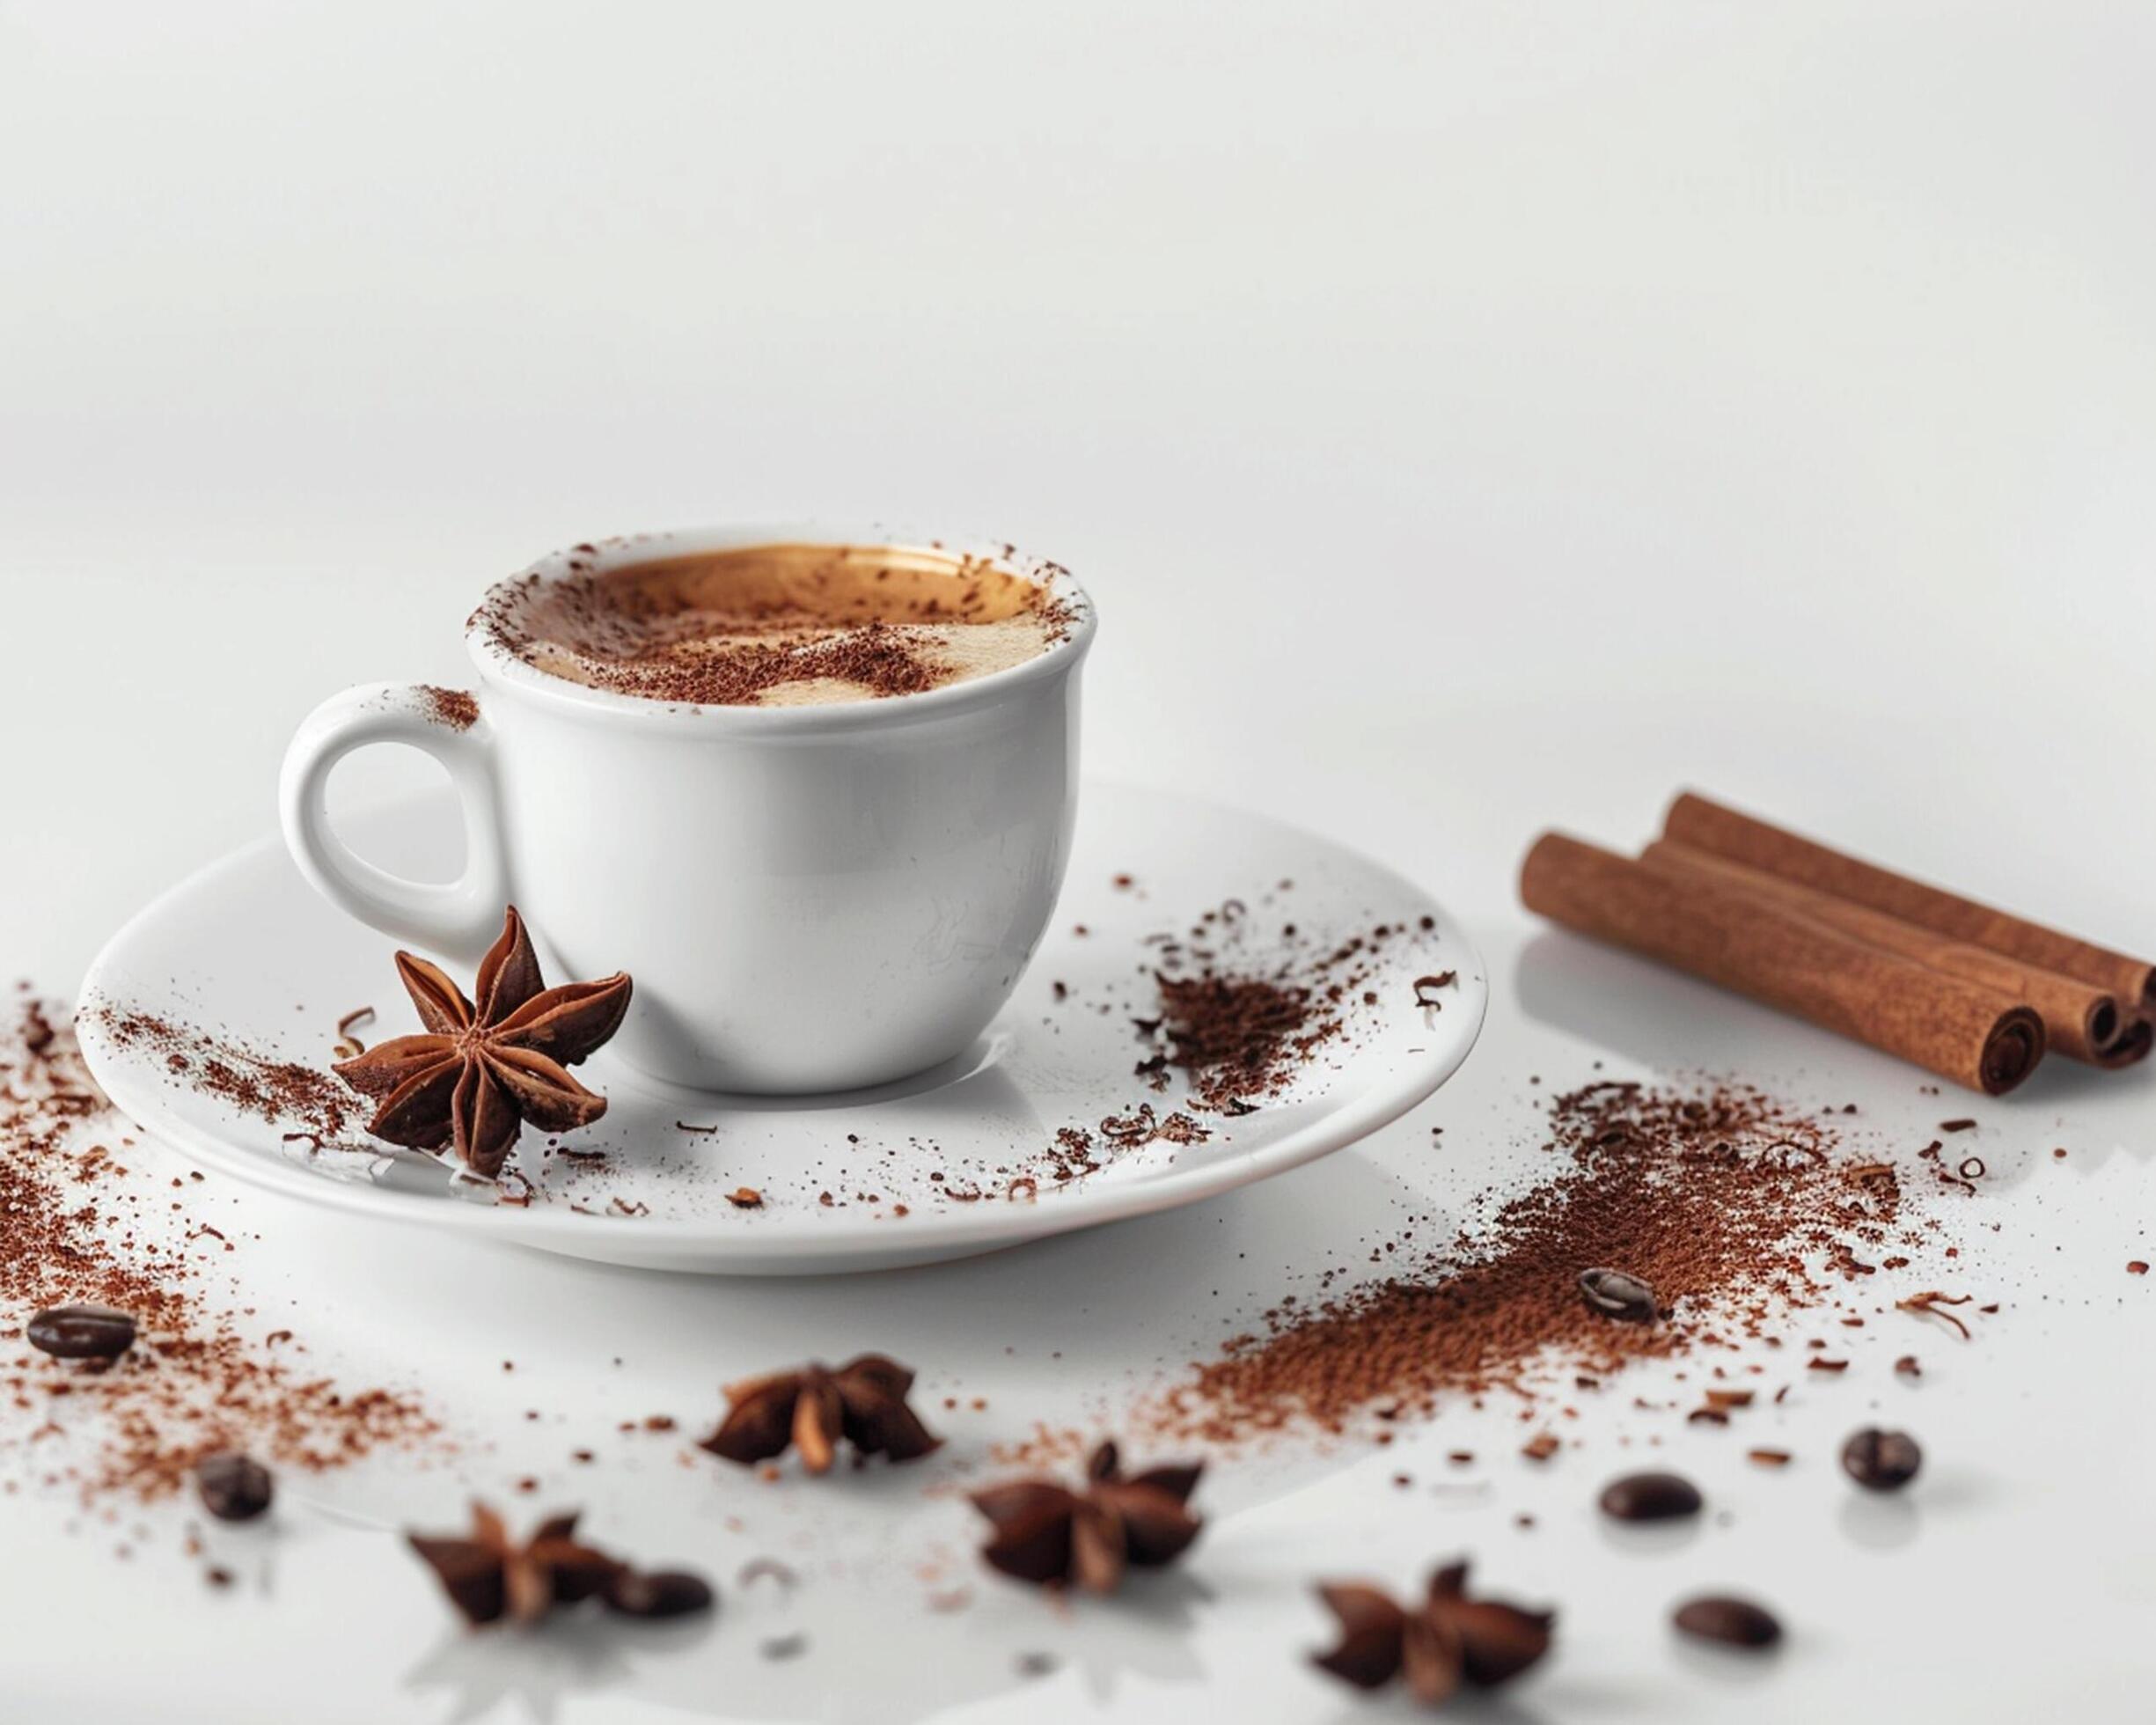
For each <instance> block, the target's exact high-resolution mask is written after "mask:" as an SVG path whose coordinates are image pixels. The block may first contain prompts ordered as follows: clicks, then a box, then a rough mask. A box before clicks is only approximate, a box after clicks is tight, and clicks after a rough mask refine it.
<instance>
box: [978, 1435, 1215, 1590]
mask: <svg viewBox="0 0 2156 1725" xmlns="http://www.w3.org/2000/svg"><path fill="white" fill-rule="evenodd" d="M1203 1467H1204V1464H1203V1463H1201V1462H1190V1463H1183V1464H1173V1465H1170V1466H1165V1467H1154V1468H1148V1469H1147V1470H1146V1471H1145V1472H1143V1473H1134V1474H1132V1475H1129V1476H1128V1477H1126V1476H1125V1474H1124V1472H1123V1467H1122V1458H1121V1457H1120V1456H1119V1455H1118V1453H1117V1450H1116V1446H1115V1445H1114V1444H1113V1443H1104V1444H1102V1445H1101V1446H1100V1448H1099V1449H1097V1450H1095V1451H1094V1452H1093V1455H1092V1457H1091V1459H1090V1460H1089V1461H1088V1462H1087V1464H1086V1484H1085V1488H1084V1489H1083V1490H1082V1491H1075V1492H1074V1491H1071V1490H1069V1489H1067V1487H1065V1486H1061V1485H1059V1484H1058V1483H1057V1482H1056V1481H1054V1480H1052V1479H1016V1480H1013V1481H1011V1482H1010V1483H1009V1484H1008V1485H1003V1486H989V1487H988V1489H987V1490H986V1491H980V1492H975V1493H974V1494H973V1507H974V1508H976V1509H978V1510H979V1511H980V1513H981V1514H982V1515H984V1516H986V1517H987V1518H988V1519H989V1520H990V1521H991V1522H993V1523H994V1524H995V1532H994V1536H993V1537H992V1538H990V1539H989V1541H988V1543H987V1544H986V1545H984V1546H983V1547H982V1548H981V1555H982V1556H983V1557H984V1558H986V1560H988V1562H989V1563H990V1565H992V1566H993V1567H995V1568H997V1569H1001V1571H1002V1572H1003V1573H1004V1574H1005V1575H1011V1576H1015V1577H1016V1579H1017V1580H1019V1581H1022V1582H1034V1583H1035V1584H1036V1585H1038V1586H1042V1587H1060V1586H1066V1585H1069V1586H1076V1587H1081V1588H1083V1589H1085V1590H1086V1591H1087V1592H1089V1593H1113V1592H1114V1591H1115V1590H1116V1589H1117V1588H1118V1587H1119V1586H1120V1585H1121V1584H1122V1581H1123V1575H1124V1571H1125V1569H1126V1567H1128V1566H1129V1565H1132V1564H1136V1565H1138V1566H1139V1567H1141V1568H1155V1567H1159V1566H1160V1565H1162V1564H1165V1563H1172V1562H1173V1561H1174V1560H1176V1559H1177V1558H1178V1557H1180V1556H1181V1555H1182V1554H1183V1553H1184V1550H1185V1549H1186V1548H1187V1547H1188V1546H1189V1545H1190V1543H1191V1541H1192V1540H1193V1539H1195V1538H1197V1537H1198V1530H1199V1527H1200V1526H1202V1525H1203V1523H1202V1522H1201V1521H1200V1520H1199V1517H1198V1516H1194V1515H1192V1513H1191V1512H1190V1509H1189V1508H1187V1507H1186V1506H1187V1505H1188V1503H1189V1501H1190V1495H1191V1493H1192V1491H1193V1490H1195V1489H1196V1487H1197V1485H1198V1476H1199V1472H1201V1471H1202V1470H1203Z"/></svg>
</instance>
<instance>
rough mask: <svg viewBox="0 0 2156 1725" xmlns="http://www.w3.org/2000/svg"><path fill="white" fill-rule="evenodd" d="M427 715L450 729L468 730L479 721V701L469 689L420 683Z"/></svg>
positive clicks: (420, 691)
mask: <svg viewBox="0 0 2156 1725" xmlns="http://www.w3.org/2000/svg"><path fill="white" fill-rule="evenodd" d="M419 693H420V695H421V697H422V699H423V700H424V701H426V703H427V716H428V717H429V718H431V719H432V720H433V721H434V722H435V723H436V724H438V725H446V726H447V727H448V728H449V729H450V730H471V729H472V727H473V725H475V724H477V723H479V702H478V701H477V700H475V699H474V698H473V694H472V692H471V691H470V690H469V689H444V688H439V687H436V686H435V685H434V684H432V683H422V684H421V685H420V687H419Z"/></svg>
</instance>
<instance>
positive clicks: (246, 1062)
mask: <svg viewBox="0 0 2156 1725" xmlns="http://www.w3.org/2000/svg"><path fill="white" fill-rule="evenodd" d="M84 1017H85V1018H89V1019H92V1020H93V1021H95V1022H96V1023H97V1024H99V1027H100V1028H101V1029H103V1030H104V1031H106V1033H107V1034H108V1035H110V1036H111V1037H112V1038H113V1039H114V1041H116V1042H118V1043H119V1044H120V1045H121V1046H122V1047H128V1048H135V1047H148V1048H150V1049H152V1050H153V1051H157V1052H161V1053H163V1054H164V1055H165V1067H166V1068H167V1069H168V1070H169V1071H170V1072H171V1073H172V1075H173V1080H174V1082H175V1083H185V1084H187V1085H189V1086H191V1087H192V1088H193V1089H194V1090H199V1091H201V1092H202V1094H204V1095H206V1096H214V1097H218V1098H219V1099H220V1100H222V1101H224V1103H226V1104H227V1105H230V1106H231V1107H233V1108H236V1109H238V1111H239V1112H242V1113H244V1114H252V1115H253V1116H254V1117H255V1118H256V1119H261V1120H265V1121H267V1122H268V1123H269V1124H270V1125H272V1126H275V1125H276V1124H277V1123H278V1122H279V1121H282V1120H290V1121H291V1122H292V1123H293V1124H294V1125H295V1126H296V1127H301V1128H303V1129H304V1130H303V1131H301V1132H298V1133H295V1134H292V1135H293V1136H295V1137H300V1136H307V1135H312V1136H313V1137H314V1138H315V1139H316V1140H317V1141H318V1144H319V1143H322V1142H326V1141H329V1140H331V1139H334V1138H339V1137H341V1136H342V1135H343V1134H344V1132H345V1129H346V1127H347V1125H348V1122H349V1121H350V1119H351V1118H352V1116H353V1115H354V1114H355V1113H362V1114H363V1113H364V1112H366V1105H365V1102H364V1099H363V1097H359V1096H357V1095H356V1094H355V1093H354V1092H353V1090H351V1089H350V1088H349V1087H348V1086H347V1085H346V1084H345V1083H343V1081H342V1080H341V1079H339V1078H338V1077H337V1076H336V1075H335V1074H334V1073H329V1072H324V1071H321V1070H319V1068H314V1067H311V1066H306V1065H303V1064H302V1063H301V1062H299V1061H285V1060H279V1059H277V1058H276V1057H275V1055H271V1054H265V1053H260V1052H258V1051H256V1050H254V1049H253V1048H250V1047H248V1046H246V1045H245V1044H244V1043H240V1042H238V1041H235V1040H234V1039H231V1038H230V1037H223V1036H218V1035H216V1034H215V1033H214V1032H211V1031H205V1030H200V1029H197V1028H196V1027H195V1026H194V1025H192V1024H179V1023H176V1022H174V1021H173V1020H172V1019H169V1018H165V1017H159V1016H158V1015H157V1014H155V1013H151V1012H143V1011H139V1010H136V1009H131V1008H127V1007H121V1006H115V1005H112V1004H110V1003H103V1002H99V1003H93V1004H91V1005H89V1006H86V1007H85V1008H84Z"/></svg>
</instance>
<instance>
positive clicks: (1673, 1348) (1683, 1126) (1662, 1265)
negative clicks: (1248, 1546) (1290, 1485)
mask: <svg viewBox="0 0 2156 1725" xmlns="http://www.w3.org/2000/svg"><path fill="white" fill-rule="evenodd" d="M1550 1138H1551V1146H1550V1147H1551V1149H1554V1150H1555V1151H1557V1152H1558V1154H1559V1155H1561V1156H1563V1158H1564V1165H1563V1167H1562V1170H1561V1171H1560V1172H1558V1174H1557V1175H1556V1176H1554V1177H1553V1178H1550V1179H1548V1180H1545V1181H1544V1182H1543V1183H1541V1184H1539V1185H1536V1186H1535V1187H1533V1188H1532V1189H1530V1190H1529V1191H1528V1192H1527V1193H1523V1194H1522V1195H1520V1196H1517V1197H1515V1198H1513V1199H1512V1200H1509V1201H1507V1202H1506V1203H1504V1204H1503V1205H1502V1206H1501V1207H1500V1208H1498V1210H1497V1211H1496V1213H1495V1215H1493V1216H1492V1218H1491V1220H1490V1222H1489V1223H1488V1224H1487V1226H1486V1227H1485V1228H1482V1229H1477V1230H1463V1231H1462V1233H1461V1235H1460V1237H1458V1239H1457V1240H1456V1241H1455V1243H1454V1244H1453V1246H1452V1247H1451V1248H1450V1249H1449V1250H1448V1251H1445V1252H1438V1253H1435V1254H1433V1255H1432V1256H1431V1257H1430V1258H1428V1259H1426V1260H1425V1261H1424V1262H1423V1263H1422V1264H1420V1265H1419V1266H1417V1268H1416V1270H1415V1271H1414V1272H1413V1273H1412V1274H1406V1275H1402V1276H1398V1277H1395V1278H1392V1279H1389V1280H1387V1281H1382V1282H1379V1283H1376V1284H1375V1285H1372V1286H1368V1287H1365V1288H1360V1289H1357V1290H1355V1291H1353V1292H1351V1293H1348V1294H1346V1295H1343V1296H1339V1297H1338V1298H1336V1299H1333V1300H1331V1301H1329V1302H1327V1303H1324V1304H1323V1305H1320V1306H1316V1307H1315V1308H1303V1307H1298V1306H1296V1305H1294V1304H1293V1303H1284V1304H1283V1305H1281V1306H1279V1307H1276V1308H1275V1309H1274V1310H1272V1311H1271V1312H1269V1313H1268V1314H1267V1315H1266V1317H1265V1329H1264V1331H1263V1332H1261V1333H1258V1334H1253V1335H1249V1336H1245V1337H1243V1338H1240V1339H1238V1340H1234V1341H1231V1342H1230V1343H1228V1346H1227V1347H1226V1348H1225V1349H1224V1350H1223V1352H1222V1354H1221V1355H1220V1356H1219V1357H1218V1358H1216V1359H1214V1360H1210V1361H1207V1362H1202V1363H1199V1364H1198V1365H1197V1366H1196V1367H1195V1368H1194V1369H1193V1370H1192V1374H1191V1375H1190V1376H1189V1377H1188V1378H1187V1379H1186V1380H1185V1381H1184V1382H1183V1383H1181V1384H1177V1385H1176V1386H1174V1387H1172V1388H1171V1389H1170V1390H1169V1391H1166V1392H1164V1393H1163V1394H1162V1396H1160V1397H1159V1398H1156V1400H1155V1402H1154V1403H1153V1404H1152V1405H1151V1406H1149V1407H1148V1409H1147V1410H1146V1411H1145V1414H1144V1423H1145V1424H1146V1425H1147V1426H1148V1427H1149V1428H1151V1430H1152V1431H1153V1432H1154V1433H1155V1435H1160V1436H1162V1437H1170V1436H1172V1437H1180V1438H1184V1439H1198V1440H1205V1441H1209V1442H1214V1443H1219V1444H1233V1443H1236V1442H1240V1441H1244V1440H1248V1439H1250V1438H1254V1437H1261V1436H1263V1435H1266V1434H1269V1433H1273V1432H1279V1431H1283V1430H1287V1429H1289V1428H1315V1429H1316V1430H1317V1431H1319V1432H1321V1433H1327V1434H1339V1433H1345V1432H1347V1431H1349V1430H1351V1429H1353V1428H1356V1427H1357V1426H1358V1424H1359V1423H1360V1421H1362V1420H1364V1419H1366V1418H1368V1417H1374V1416H1382V1418H1385V1419H1393V1418H1397V1417H1399V1416H1401V1415H1403V1414H1406V1415H1419V1414H1427V1413H1430V1412H1432V1411H1433V1410H1434V1407H1435V1406H1436V1404H1437V1403H1438V1401H1439V1400H1440V1398H1442V1397H1445V1396H1447V1395H1450V1394H1456V1393H1457V1394H1465V1395H1475V1394H1479V1393H1482V1392H1485V1391H1495V1390H1509V1391H1514V1392H1517V1393H1518V1394H1520V1395H1521V1396H1522V1397H1523V1398H1527V1399H1528V1401H1529V1403H1530V1405H1535V1404H1538V1403H1539V1401H1540V1400H1542V1399H1544V1398H1546V1397H1550V1396H1555V1395H1558V1394H1561V1393H1562V1392H1563V1391H1566V1390H1567V1389H1569V1388H1570V1387H1571V1386H1572V1385H1573V1382H1574V1380H1575V1376H1578V1375H1580V1374H1590V1375H1593V1376H1606V1375H1608V1374H1610V1373H1611V1372H1614V1371H1617V1370H1618V1369H1621V1368H1623V1367H1624V1365H1626V1364H1627V1363H1628V1362H1632V1361H1634V1360H1639V1359H1647V1358H1658V1357H1668V1356H1671V1355H1677V1354H1691V1353H1695V1352H1698V1351H1704V1350H1710V1349H1721V1348H1733V1347H1735V1346H1736V1345H1737V1343H1738V1341H1739V1340H1740V1339H1744V1338H1749V1337H1755V1336H1758V1335H1760V1334H1763V1333H1764V1332H1766V1330H1767V1329H1768V1327H1769V1326H1770V1325H1771V1323H1772V1322H1773V1320H1775V1319H1776V1318H1780V1317H1784V1316H1786V1315H1787V1314H1790V1313H1793V1312H1797V1311H1801V1310H1806V1309H1808V1308H1813V1307H1817V1306H1819V1305H1822V1304H1824V1303H1828V1302H1829V1301H1830V1299H1831V1298H1832V1297H1833V1288H1834V1286H1835V1283H1836V1281H1837V1278H1847V1277H1850V1276H1852V1275H1853V1274H1854V1272H1852V1271H1851V1270H1850V1269H1848V1268H1847V1267H1845V1266H1846V1263H1847V1261H1848V1260H1850V1259H1853V1258H1854V1256H1855V1252H1856V1249H1857V1248H1858V1247H1859V1246H1860V1245H1875V1244H1878V1243H1879V1242H1880V1241H1881V1240H1882V1239H1884V1238H1885V1237H1887V1236H1888V1232H1889V1230H1892V1229H1893V1228H1894V1227H1895V1224H1896V1220H1897V1217H1898V1215H1899V1213H1900V1201H1901V1200H1900V1193H1899V1189H1898V1187H1897V1185H1896V1183H1895V1182H1894V1180H1893V1179H1891V1178H1885V1179H1882V1178H1879V1177H1878V1175H1877V1174H1876V1173H1875V1172H1867V1175H1866V1178H1863V1179H1860V1180H1855V1181H1852V1180H1851V1179H1849V1178H1845V1176H1846V1172H1847V1170H1846V1168H1845V1167H1844V1164H1843V1163H1842V1162H1841V1161H1840V1160H1839V1159H1838V1152H1839V1149H1840V1141H1839V1137H1838V1128H1837V1127H1835V1126H1833V1125H1831V1124H1829V1123H1827V1122H1825V1121H1823V1120H1822V1119H1819V1118H1817V1117H1815V1116H1813V1115H1810V1114H1808V1113H1806V1112H1802V1111H1800V1110H1798V1109H1795V1108H1793V1107H1791V1106H1788V1105H1785V1104H1782V1103H1779V1102H1777V1101H1775V1100H1774V1099H1773V1098H1771V1097H1768V1096H1765V1095H1764V1094H1763V1093H1761V1092H1759V1091H1757V1090H1752V1089H1749V1088H1747V1087H1744V1086H1741V1085H1735V1084H1722V1085H1717V1086H1712V1087H1710V1088H1708V1089H1705V1090H1700V1091H1696V1092H1693V1091H1683V1090H1672V1089H1657V1088H1648V1087H1644V1086H1641V1085H1639V1084H1633V1083H1596V1084H1590V1085H1588V1086H1587V1087H1585V1088H1584V1089H1581V1090H1573V1091H1572V1092H1570V1093H1569V1094H1567V1095H1565V1096H1562V1097H1558V1098H1557V1099H1556V1101H1555V1102H1554V1103H1553V1105H1552V1107H1551V1120H1550ZM1605 1264H1622V1265H1623V1266H1625V1269H1626V1271H1627V1273H1628V1274H1632V1275H1634V1276H1637V1277H1639V1278H1640V1279H1641V1280H1643V1281H1646V1282H1647V1283H1648V1284H1649V1285H1651V1286H1652V1287H1653V1288H1655V1289H1656V1290H1657V1292H1658V1294H1659V1295H1660V1296H1661V1300H1662V1303H1663V1305H1664V1307H1665V1313H1664V1315H1663V1316H1662V1318H1661V1319H1660V1320H1659V1321H1657V1322H1655V1323H1653V1324H1617V1323H1612V1322H1610V1320H1609V1319H1608V1318H1604V1317H1602V1316H1601V1315H1599V1314H1598V1313H1596V1312H1595V1311H1593V1310H1589V1309H1588V1306H1587V1305H1586V1304H1585V1303H1583V1302H1582V1301H1581V1300H1580V1290H1579V1281H1578V1278H1579V1276H1580V1272H1581V1271H1582V1270H1583V1269H1585V1268H1588V1267H1589V1266H1596V1265H1605Z"/></svg>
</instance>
